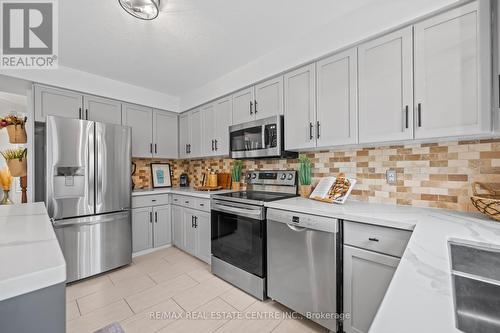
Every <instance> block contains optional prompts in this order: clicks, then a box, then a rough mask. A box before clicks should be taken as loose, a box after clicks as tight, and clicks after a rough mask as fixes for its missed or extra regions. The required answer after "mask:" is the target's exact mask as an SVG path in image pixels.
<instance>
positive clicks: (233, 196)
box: [211, 170, 297, 300]
mask: <svg viewBox="0 0 500 333" xmlns="http://www.w3.org/2000/svg"><path fill="white" fill-rule="evenodd" d="M245 178H246V182H247V190H246V191H240V192H232V193H225V194H219V195H214V196H213V197H212V222H211V223H212V273H213V274H215V275H217V276H219V277H220V278H222V279H224V280H226V281H228V282H230V283H232V284H233V285H235V286H237V287H238V288H240V289H242V290H244V291H246V292H247V293H249V294H251V295H253V296H254V297H257V298H258V299H261V300H263V299H265V298H266V275H267V272H266V271H267V264H266V252H267V251H266V208H265V207H264V204H265V203H266V202H269V201H275V200H280V199H286V198H290V197H293V196H296V195H297V173H296V171H290V170H285V171H249V172H247V174H246V176H245Z"/></svg>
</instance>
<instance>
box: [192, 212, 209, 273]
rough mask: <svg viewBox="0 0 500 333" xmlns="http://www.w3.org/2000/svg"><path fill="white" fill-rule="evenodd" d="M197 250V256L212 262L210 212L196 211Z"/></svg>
mask: <svg viewBox="0 0 500 333" xmlns="http://www.w3.org/2000/svg"><path fill="white" fill-rule="evenodd" d="M195 217H196V220H195V222H196V224H195V227H196V252H195V256H197V257H198V258H200V259H201V260H203V261H204V262H207V263H210V261H211V255H212V246H211V236H210V233H211V227H210V213H204V212H197V213H196V216H195Z"/></svg>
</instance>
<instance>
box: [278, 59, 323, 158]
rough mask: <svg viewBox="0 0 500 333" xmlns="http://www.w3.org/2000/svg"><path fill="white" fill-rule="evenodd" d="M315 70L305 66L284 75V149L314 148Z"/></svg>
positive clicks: (310, 66) (311, 66) (312, 65)
mask: <svg viewBox="0 0 500 333" xmlns="http://www.w3.org/2000/svg"><path fill="white" fill-rule="evenodd" d="M315 77H316V70H315V64H311V65H307V66H305V67H302V68H299V69H297V70H294V71H292V72H289V73H287V74H285V89H284V90H285V149H287V150H296V149H303V148H313V147H315V146H316V135H315V126H316V98H315V96H316V81H315V80H316V79H315Z"/></svg>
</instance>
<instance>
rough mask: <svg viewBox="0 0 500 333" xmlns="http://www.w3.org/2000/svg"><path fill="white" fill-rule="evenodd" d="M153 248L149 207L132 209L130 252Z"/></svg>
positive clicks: (151, 219) (151, 220)
mask: <svg viewBox="0 0 500 333" xmlns="http://www.w3.org/2000/svg"><path fill="white" fill-rule="evenodd" d="M152 247H153V212H152V210H151V208H150V207H146V208H135V209H132V252H138V251H142V250H146V249H150V248H152Z"/></svg>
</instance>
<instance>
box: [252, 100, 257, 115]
mask: <svg viewBox="0 0 500 333" xmlns="http://www.w3.org/2000/svg"><path fill="white" fill-rule="evenodd" d="M254 103H255V107H254V108H253V109H254V112H255V114H257V100H255V101H254Z"/></svg>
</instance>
